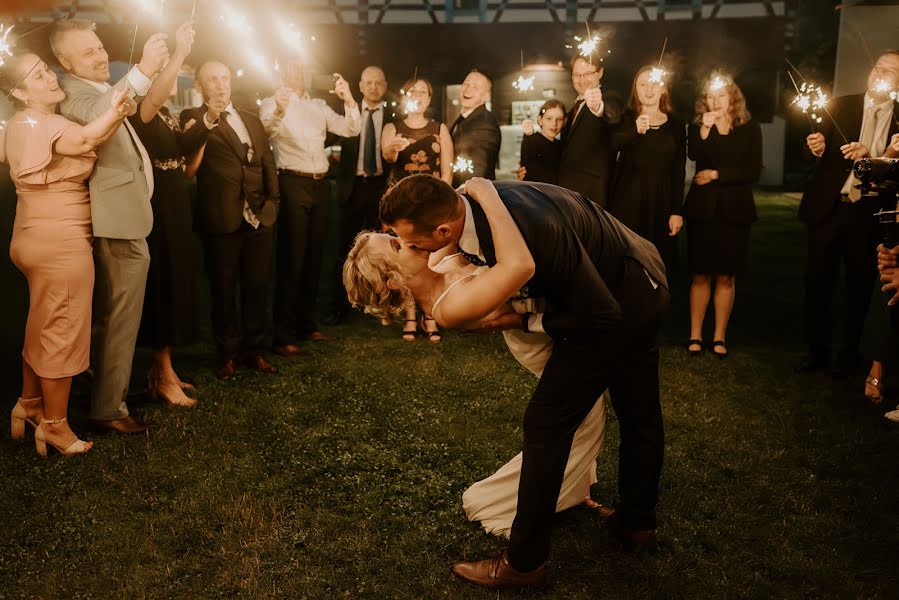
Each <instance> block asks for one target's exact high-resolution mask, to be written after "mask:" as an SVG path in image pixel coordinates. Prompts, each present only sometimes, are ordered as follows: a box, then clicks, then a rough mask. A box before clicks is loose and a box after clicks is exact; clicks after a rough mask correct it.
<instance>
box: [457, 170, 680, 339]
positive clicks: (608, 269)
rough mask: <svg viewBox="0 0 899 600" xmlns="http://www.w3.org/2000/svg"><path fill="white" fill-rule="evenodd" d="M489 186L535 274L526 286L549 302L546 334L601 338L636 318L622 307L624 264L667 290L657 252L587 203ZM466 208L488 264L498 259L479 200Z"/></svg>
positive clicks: (530, 188)
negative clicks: (518, 235)
mask: <svg viewBox="0 0 899 600" xmlns="http://www.w3.org/2000/svg"><path fill="white" fill-rule="evenodd" d="M494 186H495V187H496V190H497V192H498V193H499V196H500V198H501V199H502V201H503V203H504V204H505V205H506V207H507V208H508V209H509V212H510V213H511V214H512V218H513V219H514V220H515V222H516V224H517V225H518V228H519V229H520V230H521V233H522V236H523V237H524V239H525V242H526V243H527V245H528V248H529V249H530V250H531V254H532V255H533V257H534V262H535V264H536V271H535V274H534V277H533V278H532V279H531V281H530V282H528V286H527V287H528V290H529V293H530V295H532V296H541V297H544V298H546V300H547V301H548V302H549V304H550V307H551V310H550V312H547V313H545V314H544V315H543V328H544V330H545V331H546V333H547V334H549V335H550V336H551V337H553V338H561V337H582V336H590V335H596V334H602V333H604V332H609V331H611V330H613V329H615V328H616V327H617V326H618V324H619V323H621V321H622V320H624V319H626V318H627V317H628V316H629V315H630V314H632V313H635V314H640V311H639V310H636V308H637V307H631V306H622V305H621V303H619V298H620V297H621V295H622V294H623V293H624V292H625V290H623V289H622V287H624V286H623V285H622V280H623V279H624V275H625V267H626V264H627V261H636V262H637V263H639V264H640V265H641V266H642V267H643V269H644V270H645V271H646V274H647V275H648V276H649V277H650V278H651V279H652V280H653V282H654V284H655V285H657V286H661V287H664V288H665V289H667V288H668V281H667V279H666V277H665V266H664V263H663V262H662V259H661V257H660V256H659V253H658V251H657V250H656V247H655V246H654V245H653V244H652V243H651V242H649V241H647V240H645V239H643V238H641V237H640V236H638V235H637V234H636V233H634V232H633V231H631V230H630V229H628V228H627V227H625V226H624V225H623V224H621V222H619V221H618V220H617V219H615V218H614V217H613V216H612V215H611V214H609V213H607V212H606V211H605V210H603V209H602V208H601V207H600V206H598V205H597V204H595V203H593V202H591V201H590V200H588V199H587V198H586V197H584V196H582V195H580V194H578V193H576V192H572V191H570V190H567V189H565V188H561V187H558V186H554V185H550V184H544V183H534V182H525V181H515V182H512V181H497V182H494ZM469 203H470V204H471V209H472V215H473V217H474V221H475V226H476V231H477V235H478V242H479V243H480V245H481V252H482V254H483V255H484V257H485V259H486V260H487V263H488V264H489V265H491V266H492V265H494V264H496V254H495V251H494V248H493V239H492V237H491V233H490V227H489V225H488V223H487V219H486V216H485V215H484V211H483V210H482V209H481V207H480V206H479V205H478V203H477V202H475V201H473V200H471V199H469ZM631 292H632V291H631ZM631 297H633V294H631ZM651 302H652V300H651V299H649V298H647V303H651Z"/></svg>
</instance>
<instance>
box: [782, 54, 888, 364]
mask: <svg viewBox="0 0 899 600" xmlns="http://www.w3.org/2000/svg"><path fill="white" fill-rule="evenodd" d="M880 79H883V80H884V81H886V82H887V83H888V87H890V88H891V89H896V86H897V84H899V52H896V51H890V52H885V53H884V54H883V55H881V56H880V57H879V58H878V59H877V63H876V64H875V66H874V68H872V69H871V72H870V73H869V74H868V91H867V92H866V93H864V94H854V95H850V96H841V97H839V98H835V99H834V100H833V102H832V103H831V105H830V113H831V114H832V115H833V121H836V124H837V126H836V127H834V126H833V125H832V124H831V121H825V122H824V123H823V124H822V127H821V132H818V133H813V134H811V135H809V136H808V140H807V144H808V148H809V150H810V151H811V153H812V154H813V155H814V156H815V157H816V158H817V161H818V164H817V167H816V169H815V173H814V176H813V177H812V180H811V182H810V183H809V186H808V188H807V189H806V191H805V193H804V194H803V196H802V201H801V202H800V204H799V219H800V220H801V221H803V222H805V223H806V225H808V264H807V267H806V282H805V286H806V287H805V340H806V343H807V344H808V355H807V356H806V357H805V358H803V359H802V361H801V362H800V363H799V365H798V366H797V367H796V370H797V371H798V372H806V371H814V370H818V369H821V368H824V367H825V366H827V361H828V345H829V342H830V335H831V329H832V322H831V302H832V297H833V293H834V290H835V288H836V280H837V276H838V274H839V271H840V262H842V263H843V264H844V266H845V269H846V299H847V302H846V317H845V320H844V323H843V327H844V331H843V339H842V344H841V348H840V350H839V353H838V354H837V357H836V361H835V363H834V364H833V365H832V374H833V375H834V376H835V377H838V378H839V377H845V376H847V375H849V374H851V373H852V371H853V370H854V369H855V368H856V367H857V366H858V364H859V358H858V346H859V342H860V340H861V334H862V328H863V326H864V322H865V316H866V315H867V313H868V303H869V302H870V298H871V290H872V288H873V285H874V275H875V271H874V260H875V248H876V246H877V241H876V240H877V238H876V231H875V228H874V219H873V217H872V215H873V213H875V212H877V210H878V209H879V208H880V207H879V206H877V203H876V202H875V201H874V200H873V199H870V198H862V197H861V194H860V192H859V190H858V189H857V188H856V187H855V186H856V185H857V184H858V180H857V179H855V177H854V176H853V175H852V173H851V170H852V165H853V164H854V162H855V161H856V160H858V159H860V158H864V157H866V156H872V157H879V156H883V155H884V152H885V151H886V149H887V146H888V144H889V140H890V136H891V135H893V134H895V133H897V131H899V129H897V123H899V111H897V107H896V103H895V102H894V101H893V100H892V99H890V97H889V95H888V92H882V91H878V89H877V85H876V84H877V81H878V80H880ZM844 135H845V138H844V137H843V136H844ZM847 140H849V141H848V142H847Z"/></svg>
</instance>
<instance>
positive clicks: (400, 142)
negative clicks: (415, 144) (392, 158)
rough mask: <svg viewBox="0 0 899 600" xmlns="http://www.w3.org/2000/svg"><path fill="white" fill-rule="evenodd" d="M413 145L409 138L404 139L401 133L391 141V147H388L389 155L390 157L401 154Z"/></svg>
mask: <svg viewBox="0 0 899 600" xmlns="http://www.w3.org/2000/svg"><path fill="white" fill-rule="evenodd" d="M411 143H412V141H411V140H410V139H409V138H407V137H403V135H402V134H401V133H398V134H396V135H395V136H394V137H393V139H392V140H390V145H388V147H387V150H388V153H389V154H390V155H395V154H399V153H400V152H402V151H403V150H405V149H406V148H408V147H409V144H411Z"/></svg>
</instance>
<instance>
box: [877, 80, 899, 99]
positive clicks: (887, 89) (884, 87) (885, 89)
mask: <svg viewBox="0 0 899 600" xmlns="http://www.w3.org/2000/svg"><path fill="white" fill-rule="evenodd" d="M871 91H873V92H878V93H880V94H885V95H887V96H889V97H890V100H895V99H896V97H897V95H899V93H897V91H896V90H895V89H894V88H893V86H891V85H890V82H889V81H887V80H886V79H882V78H881V79H878V80H877V81H875V82H874V89H872V90H871Z"/></svg>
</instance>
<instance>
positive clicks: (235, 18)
mask: <svg viewBox="0 0 899 600" xmlns="http://www.w3.org/2000/svg"><path fill="white" fill-rule="evenodd" d="M219 21H221V22H222V23H224V24H225V26H226V27H228V29H231V30H232V31H236V32H238V33H243V34H250V33H252V32H253V28H252V27H251V26H250V24H249V22H247V17H246V16H245V15H241V14H238V13H236V12H233V11H231V10H228V9H225V12H224V13H222V14H220V15H219Z"/></svg>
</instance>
